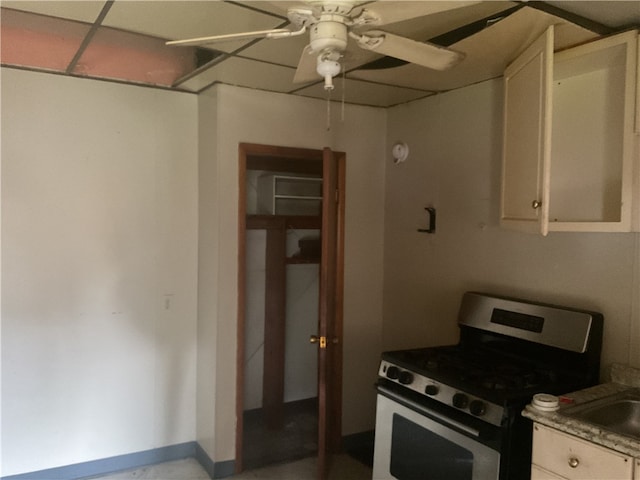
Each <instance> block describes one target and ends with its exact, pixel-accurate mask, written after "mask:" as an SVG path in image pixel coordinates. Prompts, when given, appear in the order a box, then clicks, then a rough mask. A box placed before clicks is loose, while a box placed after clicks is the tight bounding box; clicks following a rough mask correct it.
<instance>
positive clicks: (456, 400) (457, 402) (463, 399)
mask: <svg viewBox="0 0 640 480" xmlns="http://www.w3.org/2000/svg"><path fill="white" fill-rule="evenodd" d="M467 405H469V397H467V396H466V395H465V394H464V393H456V394H455V395H454V396H453V406H454V407H456V408H467Z"/></svg>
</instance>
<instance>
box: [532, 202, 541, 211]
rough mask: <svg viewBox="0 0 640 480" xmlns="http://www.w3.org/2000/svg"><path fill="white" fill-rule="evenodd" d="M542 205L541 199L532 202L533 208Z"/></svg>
mask: <svg viewBox="0 0 640 480" xmlns="http://www.w3.org/2000/svg"><path fill="white" fill-rule="evenodd" d="M541 206H542V202H541V201H540V200H534V201H533V202H531V208H533V209H534V210H536V209H538V208H540V207H541Z"/></svg>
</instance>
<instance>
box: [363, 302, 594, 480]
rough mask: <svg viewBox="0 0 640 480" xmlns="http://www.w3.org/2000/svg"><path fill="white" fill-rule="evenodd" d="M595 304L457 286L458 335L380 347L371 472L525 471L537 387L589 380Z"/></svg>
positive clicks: (468, 475) (481, 477) (476, 474)
mask: <svg viewBox="0 0 640 480" xmlns="http://www.w3.org/2000/svg"><path fill="white" fill-rule="evenodd" d="M602 324H603V318H602V315H601V314H600V313H596V312H589V311H585V310H578V309H574V308H569V307H560V306H554V305H545V304H540V303H535V302H530V301H525V300H518V299H512V298H505V297H499V296H495V295H488V294H482V293H475V292H467V293H465V294H464V296H463V299H462V303H461V306H460V311H459V315H458V325H459V328H460V341H459V343H458V344H456V345H446V346H439V347H427V348H418V349H412V350H400V351H394V352H385V353H383V354H382V359H381V362H380V368H379V371H378V382H377V391H378V397H377V414H376V440H375V451H374V465H373V478H374V479H398V480H494V479H496V480H497V479H500V480H519V479H529V478H530V473H529V472H530V463H531V423H530V421H529V420H527V419H525V418H523V417H522V416H521V415H520V412H521V411H522V409H523V407H524V406H525V405H526V404H527V403H529V401H530V400H531V398H532V396H533V395H534V394H536V393H550V394H556V395H558V394H562V393H567V392H571V391H575V390H579V389H581V388H584V387H587V386H590V385H594V384H596V383H597V381H598V375H599V370H600V350H601V345H602Z"/></svg>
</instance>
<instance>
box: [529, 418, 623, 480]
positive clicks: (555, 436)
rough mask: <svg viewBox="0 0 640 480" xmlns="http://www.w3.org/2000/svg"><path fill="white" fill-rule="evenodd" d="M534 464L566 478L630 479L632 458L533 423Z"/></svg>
mask: <svg viewBox="0 0 640 480" xmlns="http://www.w3.org/2000/svg"><path fill="white" fill-rule="evenodd" d="M532 455H533V457H532V461H533V463H534V464H536V465H538V466H539V467H542V468H543V469H545V470H549V471H551V472H554V473H556V474H558V475H560V476H562V477H565V478H567V479H575V480H578V479H579V480H602V479H603V478H606V479H608V480H617V479H625V480H628V479H629V478H633V477H632V474H633V459H632V458H631V457H627V456H626V455H622V454H621V453H617V452H614V451H613V450H609V449H606V448H603V447H600V446H598V445H594V444H592V443H589V442H586V441H584V440H581V439H579V438H576V437H572V436H570V435H567V434H565V433H562V432H558V431H556V430H553V429H550V428H547V427H545V426H543V425H538V424H536V425H535V426H534V432H533V454H532Z"/></svg>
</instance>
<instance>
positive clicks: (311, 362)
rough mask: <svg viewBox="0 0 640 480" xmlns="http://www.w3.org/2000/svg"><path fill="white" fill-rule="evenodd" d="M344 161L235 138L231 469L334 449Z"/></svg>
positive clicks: (322, 457)
mask: <svg viewBox="0 0 640 480" xmlns="http://www.w3.org/2000/svg"><path fill="white" fill-rule="evenodd" d="M344 161H345V157H344V154H341V153H334V152H331V151H330V150H329V149H325V150H324V151H322V150H310V149H298V148H287V147H275V146H267V145H255V144H241V145H240V148H239V173H240V175H239V178H240V205H239V239H240V242H239V243H240V245H239V285H238V291H239V299H238V301H239V304H238V356H237V371H238V378H237V386H236V390H237V397H236V398H237V405H236V414H237V427H236V471H237V472H240V471H242V470H246V469H253V468H258V467H261V466H265V465H268V464H271V463H280V462H284V461H291V460H296V459H299V458H303V457H306V456H311V455H318V458H319V477H322V476H324V472H326V471H327V468H326V464H327V463H328V460H329V459H330V456H329V455H327V454H326V453H327V451H328V452H332V451H333V452H335V451H337V450H338V449H339V443H340V435H341V429H340V418H341V383H342V347H341V333H342V276H343V268H342V264H343V256H342V255H343V248H342V245H343V238H342V237H343V231H344V228H343V224H344V172H345V169H344ZM328 165H329V166H331V168H330V169H327V166H328ZM328 172H334V173H328ZM323 177H327V178H323ZM336 178H337V181H336ZM327 180H330V181H329V182H328V181H327ZM327 188H331V189H332V193H331V194H328V193H327V192H328V191H327ZM333 189H335V194H334V192H333ZM340 199H341V200H342V201H339V200H340ZM330 211H333V212H335V213H334V215H327V212H330ZM323 225H324V227H325V228H323ZM329 234H331V235H333V238H334V240H333V243H330V242H331V240H328V238H327V235H329ZM321 237H322V238H321ZM327 242H329V243H327ZM325 250H326V251H327V254H325V255H323V252H324V251H325ZM327 262H331V265H330V268H328V266H327ZM329 277H330V279H329ZM328 279H329V280H328ZM327 284H329V285H332V286H333V290H332V291H331V292H328V291H327V289H326V285H327ZM329 297H330V301H329V302H327V299H328V298H329ZM327 305H330V308H329V310H331V311H330V312H329V314H328V313H327V307H326V306H327ZM327 321H330V323H331V326H330V329H329V330H327V325H326V323H327ZM327 332H331V334H330V337H329V336H328V334H327ZM327 338H330V341H329V342H327ZM310 340H311V342H314V341H315V340H317V343H315V344H313V343H310ZM327 344H329V347H328V348H327ZM326 372H331V374H330V375H327V374H326Z"/></svg>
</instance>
